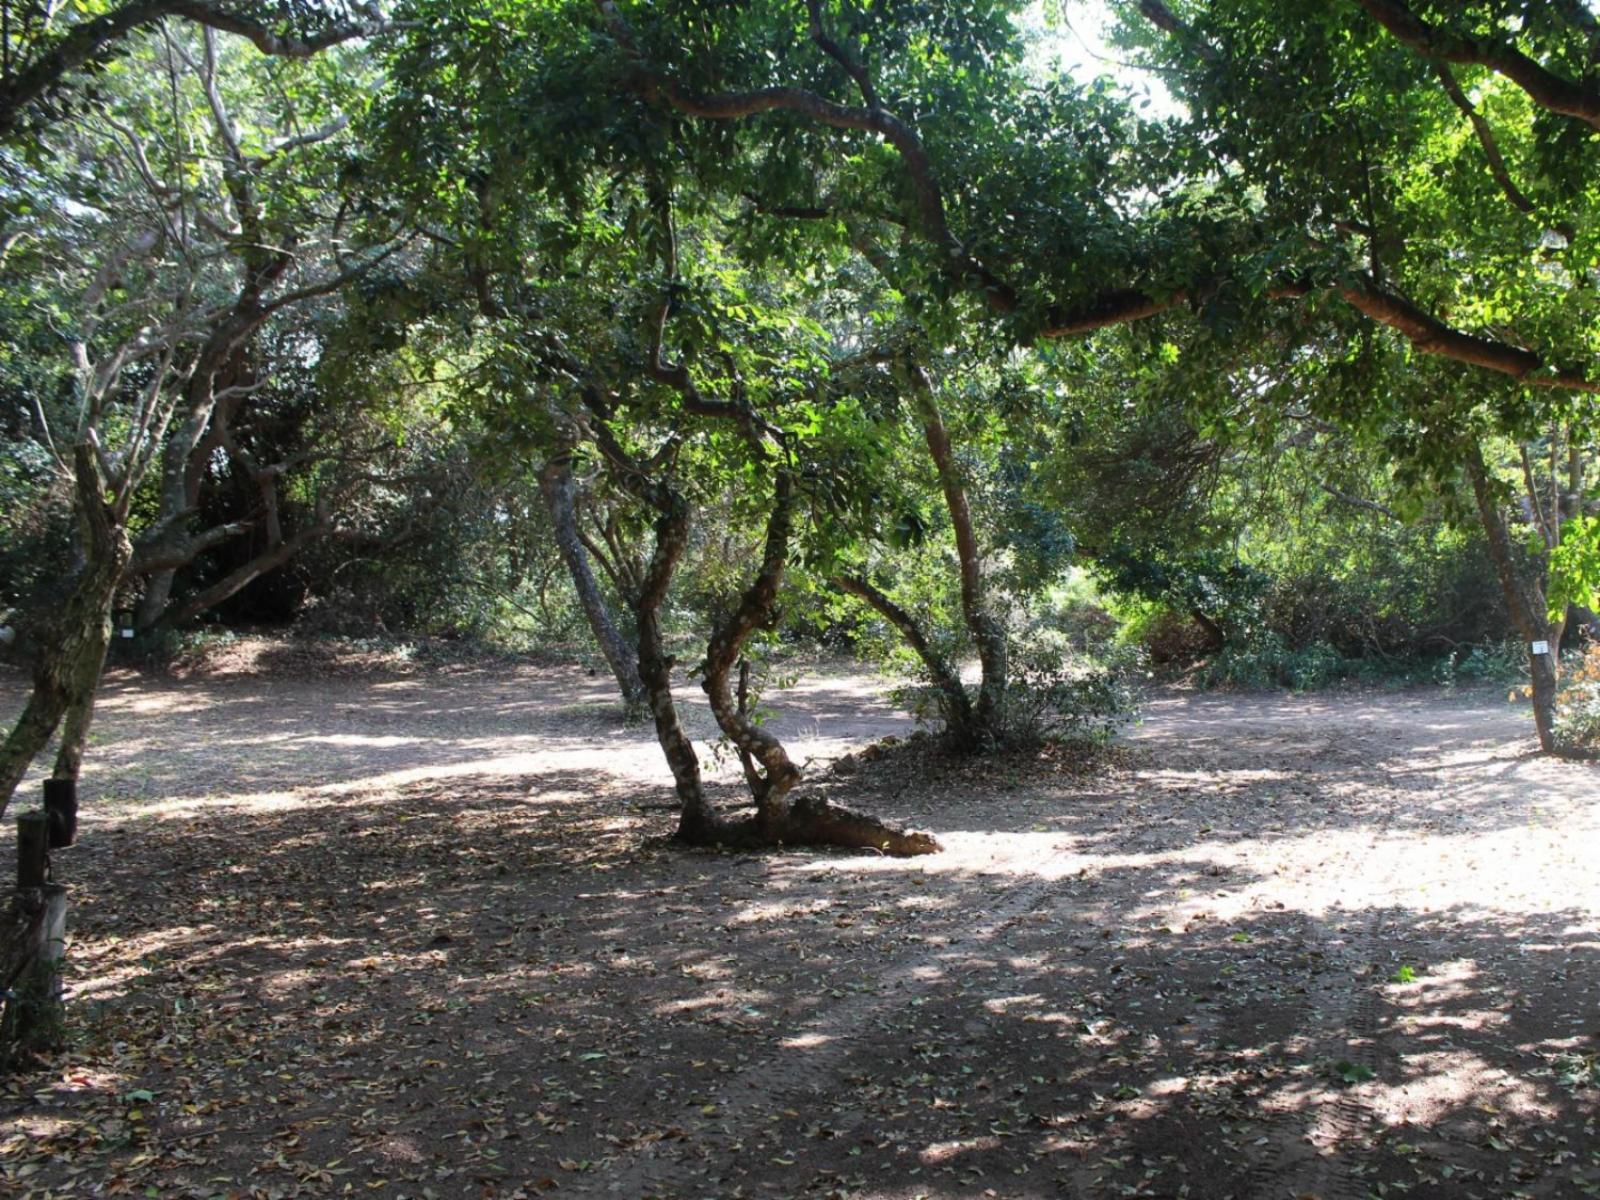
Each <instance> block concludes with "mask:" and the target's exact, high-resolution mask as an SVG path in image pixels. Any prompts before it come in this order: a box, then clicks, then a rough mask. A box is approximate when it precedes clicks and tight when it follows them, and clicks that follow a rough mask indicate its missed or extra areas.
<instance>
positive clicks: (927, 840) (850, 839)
mask: <svg viewBox="0 0 1600 1200" xmlns="http://www.w3.org/2000/svg"><path fill="white" fill-rule="evenodd" d="M677 840H678V841H680V842H684V843H687V844H688V845H691V846H729V847H733V848H735V849H741V850H765V849H771V848H773V847H776V846H844V847H849V848H854V849H861V850H876V851H878V852H880V853H882V854H887V855H890V856H892V857H895V858H910V857H912V856H914V855H918V854H938V853H939V852H940V851H941V850H943V849H944V847H943V846H941V845H940V844H939V839H938V838H936V837H934V836H933V834H931V833H927V832H924V831H922V830H917V829H902V828H900V827H899V826H898V825H891V824H890V823H889V822H887V821H884V820H882V819H880V818H878V817H875V816H873V815H872V814H870V813H863V812H857V811H856V810H855V809H852V808H845V807H844V806H843V805H839V804H833V803H831V802H830V801H829V800H827V799H826V798H825V797H823V796H820V795H808V796H802V797H800V798H799V799H797V800H795V801H794V802H793V803H792V804H788V805H785V806H783V807H782V808H781V809H779V810H777V811H775V812H773V811H769V812H767V813H763V814H755V815H752V816H749V817H743V818H739V819H736V820H728V819H725V818H721V817H714V816H711V815H710V814H707V815H706V817H705V818H704V819H702V820H698V821H695V822H693V823H687V822H686V823H684V824H682V825H680V826H679V828H678V833H677Z"/></svg>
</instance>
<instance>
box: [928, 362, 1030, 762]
mask: <svg viewBox="0 0 1600 1200" xmlns="http://www.w3.org/2000/svg"><path fill="white" fill-rule="evenodd" d="M909 373H910V376H911V388H912V392H913V394H914V395H915V396H916V401H917V409H918V412H919V414H920V416H921V420H922V433H923V438H924V440H926V442H927V443H928V453H929V454H930V455H931V456H932V457H933V465H934V467H935V468H936V469H937V470H938V472H939V486H940V488H941V489H942V490H943V491H944V502H945V507H946V508H947V509H948V510H949V512H950V524H951V526H952V527H953V528H954V530H955V535H956V557H957V560H958V562H959V565H960V572H961V612H962V615H963V616H964V617H965V618H966V623H967V630H968V632H969V633H971V635H972V641H973V643H974V645H976V647H977V650H978V662H979V664H980V666H981V667H982V669H983V679H982V682H981V683H980V684H979V686H978V704H977V708H976V710H975V712H974V714H973V716H974V718H975V720H976V723H977V726H978V728H979V729H980V730H981V731H983V732H984V733H985V734H988V733H993V732H995V730H996V727H997V725H998V723H999V719H1000V717H1001V715H1002V713H1003V711H1004V708H1005V698H1006V682H1007V681H1006V669H1007V666H1006V634H1005V630H1004V629H1003V628H1002V627H1001V625H1000V622H999V621H997V620H995V618H994V615H993V614H992V613H990V612H989V610H988V608H987V607H985V605H984V597H983V561H982V558H981V556H980V555H979V553H978V539H977V537H976V536H974V534H973V531H972V511H971V509H970V508H969V507H968V505H967V492H966V486H965V484H964V483H963V482H962V479H961V469H960V467H959V466H957V464H956V461H955V455H954V454H953V453H952V451H951V449H950V435H949V434H948V433H947V432H946V431H945V427H944V420H943V418H942V417H941V416H940V415H939V406H938V403H937V401H936V400H935V399H934V394H933V381H932V380H931V379H930V378H929V377H928V373H927V372H926V371H924V370H923V369H922V368H921V367H920V366H916V365H915V364H913V365H912V366H911V367H910V369H909Z"/></svg>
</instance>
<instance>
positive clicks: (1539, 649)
mask: <svg viewBox="0 0 1600 1200" xmlns="http://www.w3.org/2000/svg"><path fill="white" fill-rule="evenodd" d="M1529 649H1530V650H1532V651H1533V652H1534V653H1535V654H1549V653H1550V643H1549V642H1534V643H1533V645H1532V646H1530V647H1529Z"/></svg>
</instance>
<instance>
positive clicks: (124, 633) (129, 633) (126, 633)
mask: <svg viewBox="0 0 1600 1200" xmlns="http://www.w3.org/2000/svg"><path fill="white" fill-rule="evenodd" d="M122 636H123V637H125V638H131V637H132V636H133V630H131V629H124V630H122ZM1537 644H1538V645H1540V646H1542V645H1544V643H1543V642H1539V643H1537ZM1534 653H1535V654H1537V653H1538V651H1537V650H1536V651H1534Z"/></svg>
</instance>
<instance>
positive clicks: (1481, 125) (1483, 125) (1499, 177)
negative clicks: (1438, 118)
mask: <svg viewBox="0 0 1600 1200" xmlns="http://www.w3.org/2000/svg"><path fill="white" fill-rule="evenodd" d="M1433 69H1434V72H1435V73H1436V74H1437V75H1438V76H1439V82H1440V83H1442V84H1443V85H1444V90H1445V94H1446V95H1448V96H1449V97H1450V101H1451V103H1453V104H1454V105H1455V106H1456V107H1457V108H1458V109H1460V110H1461V114H1462V116H1464V117H1466V118H1467V120H1468V121H1470V122H1472V131H1473V133H1475V134H1477V136H1478V145H1479V146H1481V147H1483V156H1484V158H1486V159H1488V160H1489V174H1491V175H1493V176H1494V181H1495V182H1496V183H1498V184H1499V185H1500V190H1501V191H1502V192H1504V193H1505V196H1506V199H1507V200H1509V201H1511V207H1513V208H1515V209H1516V210H1517V211H1518V212H1522V213H1528V214H1529V215H1532V214H1533V212H1534V203H1533V201H1532V200H1530V199H1528V197H1527V195H1526V193H1524V192H1523V190H1522V189H1521V188H1519V187H1518V186H1517V185H1516V181H1515V180H1513V179H1512V178H1511V171H1510V170H1509V169H1508V168H1507V167H1506V160H1505V158H1504V157H1503V156H1502V155H1501V153H1500V144H1499V142H1497V141H1496V140H1495V136H1494V130H1492V129H1490V128H1489V122H1488V121H1486V120H1484V118H1483V114H1482V113H1480V112H1479V111H1478V110H1477V108H1476V107H1475V106H1474V105H1473V103H1472V101H1471V100H1469V99H1468V98H1467V94H1466V93H1465V92H1463V91H1462V90H1461V85H1460V84H1459V83H1457V82H1456V77H1455V75H1454V74H1452V73H1451V71H1450V68H1449V66H1448V65H1447V64H1445V63H1442V62H1441V63H1434V64H1433Z"/></svg>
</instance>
